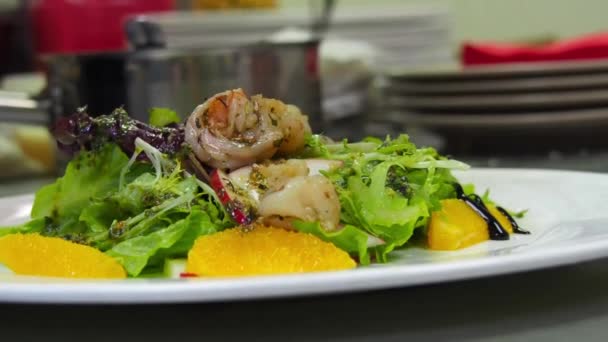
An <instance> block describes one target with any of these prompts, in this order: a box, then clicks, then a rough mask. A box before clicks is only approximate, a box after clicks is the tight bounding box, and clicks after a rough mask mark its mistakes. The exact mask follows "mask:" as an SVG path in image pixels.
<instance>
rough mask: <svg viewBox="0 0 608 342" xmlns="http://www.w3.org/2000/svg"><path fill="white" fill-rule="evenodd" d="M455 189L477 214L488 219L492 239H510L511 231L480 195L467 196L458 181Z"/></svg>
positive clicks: (457, 194) (458, 195)
mask: <svg viewBox="0 0 608 342" xmlns="http://www.w3.org/2000/svg"><path fill="white" fill-rule="evenodd" d="M454 190H455V191H456V197H457V198H458V199H460V200H462V201H464V202H465V203H466V204H467V205H468V206H469V207H471V209H473V210H474V211H475V212H476V213H477V215H479V216H480V217H481V218H482V219H483V220H484V221H486V224H487V225H488V233H489V235H490V240H509V232H507V230H506V229H505V228H504V227H503V226H502V225H501V224H500V222H498V220H497V219H495V218H494V216H492V214H491V213H490V211H489V210H488V208H487V207H486V205H485V204H484V203H483V201H482V200H481V198H480V197H479V196H478V195H476V194H471V195H468V196H467V195H466V194H465V193H464V190H462V186H461V185H460V184H458V183H454Z"/></svg>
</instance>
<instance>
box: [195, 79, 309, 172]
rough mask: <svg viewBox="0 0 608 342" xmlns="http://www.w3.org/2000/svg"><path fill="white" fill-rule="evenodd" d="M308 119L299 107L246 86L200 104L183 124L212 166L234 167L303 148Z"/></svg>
mask: <svg viewBox="0 0 608 342" xmlns="http://www.w3.org/2000/svg"><path fill="white" fill-rule="evenodd" d="M306 132H310V126H309V124H308V118H307V117H306V116H304V115H302V113H301V112H300V111H299V109H297V107H295V106H290V105H285V104H284V103H283V102H281V101H279V100H275V99H266V98H263V97H262V96H261V95H256V96H253V97H251V99H249V98H248V97H247V95H246V94H245V92H244V91H243V90H242V89H233V90H228V91H225V92H222V93H219V94H216V95H215V96H213V97H212V98H210V99H209V100H207V101H205V102H204V103H203V104H201V105H199V106H197V107H196V108H195V109H194V111H193V112H192V114H191V115H190V117H189V118H188V121H187V122H186V128H185V140H186V142H187V143H188V144H189V145H190V146H191V148H192V151H193V152H194V154H195V155H196V157H197V158H198V159H199V160H200V161H202V162H203V163H206V164H208V165H210V166H212V167H216V168H223V169H236V168H238V167H241V166H244V165H248V164H252V163H255V162H260V161H263V160H266V159H269V158H272V157H273V156H274V155H275V154H276V153H277V152H279V153H281V154H286V153H293V152H296V151H298V150H299V149H301V148H303V147H304V136H305V134H306Z"/></svg>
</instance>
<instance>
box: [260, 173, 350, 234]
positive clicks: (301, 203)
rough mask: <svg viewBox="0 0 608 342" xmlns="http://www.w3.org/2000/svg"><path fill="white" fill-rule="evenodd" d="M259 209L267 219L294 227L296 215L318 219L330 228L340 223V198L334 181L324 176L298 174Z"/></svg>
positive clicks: (334, 228) (312, 220)
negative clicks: (292, 222) (293, 222)
mask: <svg viewBox="0 0 608 342" xmlns="http://www.w3.org/2000/svg"><path fill="white" fill-rule="evenodd" d="M258 213H259V214H260V216H261V217H262V218H263V221H264V223H266V224H272V225H275V226H279V227H284V228H291V221H292V220H293V219H300V220H302V221H310V222H319V223H320V224H321V226H322V227H323V228H325V229H326V230H329V231H333V230H336V229H337V228H338V225H339V223H340V201H339V199H338V194H337V193H336V190H335V188H334V186H333V184H332V183H331V182H330V181H329V180H328V179H327V178H325V177H323V176H320V175H317V176H297V177H293V178H291V179H290V180H289V181H288V182H287V183H286V184H285V186H284V187H283V188H282V189H281V190H279V191H276V192H272V193H269V194H267V195H266V196H264V197H263V198H262V200H261V201H260V206H259V208H258Z"/></svg>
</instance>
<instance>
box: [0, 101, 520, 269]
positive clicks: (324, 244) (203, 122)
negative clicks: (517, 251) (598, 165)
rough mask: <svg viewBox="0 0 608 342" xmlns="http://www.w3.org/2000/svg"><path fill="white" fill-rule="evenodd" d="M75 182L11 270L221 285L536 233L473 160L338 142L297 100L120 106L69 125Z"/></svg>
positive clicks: (2, 255) (13, 236) (14, 257)
mask: <svg viewBox="0 0 608 342" xmlns="http://www.w3.org/2000/svg"><path fill="white" fill-rule="evenodd" d="M53 134H54V137H55V138H56V140H57V144H58V147H59V148H60V149H61V150H62V151H64V152H66V153H69V154H71V155H72V159H71V160H70V161H69V163H68V165H67V167H66V169H65V173H64V174H63V176H62V177H60V178H58V179H57V180H56V181H55V182H54V183H52V184H49V185H47V186H44V187H43V188H41V189H39V190H38V191H37V192H36V194H35V199H34V202H33V205H32V209H31V215H30V216H31V217H30V220H29V221H28V222H25V223H23V224H21V225H17V226H12V227H3V229H0V264H4V265H5V266H6V268H8V269H9V270H10V271H12V272H14V273H16V274H23V275H34V276H54V277H78V278H125V277H156V276H161V277H200V278H206V277H216V276H243V275H266V274H283V273H295V272H318V271H330V270H346V269H351V268H355V267H365V266H366V265H369V264H372V263H386V262H390V257H391V252H392V251H393V250H395V249H399V248H408V247H409V246H418V247H419V246H423V247H424V248H429V249H432V250H437V251H438V252H439V251H441V250H456V249H461V248H466V247H468V246H471V245H473V244H477V243H481V242H483V241H485V240H489V239H492V240H508V239H509V237H510V235H511V234H515V233H521V234H528V232H527V231H525V230H523V229H522V228H521V227H519V226H518V225H517V222H516V220H515V218H518V217H520V216H521V215H523V213H514V212H511V211H509V210H507V209H504V208H502V207H501V206H500V205H498V204H497V203H494V202H493V201H492V200H491V199H490V198H489V196H488V192H487V191H486V193H485V194H483V195H482V196H479V195H477V194H476V193H475V191H476V190H475V188H474V187H473V186H472V185H470V184H460V183H459V181H458V180H457V179H456V178H455V177H454V176H453V175H452V171H453V170H466V169H468V168H469V166H468V165H466V164H465V163H462V162H460V161H457V160H454V159H451V158H448V157H446V156H442V155H440V154H439V153H438V152H437V151H436V150H435V149H433V148H419V147H417V146H416V145H415V144H414V143H413V142H411V141H410V140H409V137H408V136H407V135H400V136H397V137H384V138H375V137H369V138H366V139H363V140H362V141H357V142H349V141H347V140H344V141H333V140H332V139H330V138H328V137H326V136H324V135H323V134H319V133H318V132H312V131H311V129H310V126H309V123H308V118H307V116H306V115H305V114H303V113H301V112H300V110H299V109H298V108H297V107H296V106H293V105H290V104H285V103H283V102H282V101H280V100H277V99H271V98H264V97H263V96H262V95H255V96H248V95H247V94H246V93H245V92H244V91H243V90H242V89H232V90H228V91H225V92H222V93H219V94H216V95H214V96H212V97H211V98H209V99H208V100H206V101H205V102H204V103H203V104H201V105H199V106H198V107H196V108H195V109H194V111H193V112H192V114H191V115H190V116H189V117H188V118H185V120H182V119H181V118H180V117H179V116H178V115H177V114H176V113H175V112H173V111H171V110H169V109H165V108H153V109H152V110H151V111H150V119H149V122H147V123H145V122H141V121H137V120H135V119H133V118H131V117H130V116H129V115H128V113H127V112H126V111H125V110H124V109H122V108H118V109H116V110H115V111H114V112H112V113H110V114H107V115H101V116H97V117H92V116H89V115H88V114H87V112H86V109H84V108H83V109H81V110H79V111H78V112H77V113H75V114H73V115H71V116H66V117H63V118H61V119H59V120H58V121H57V122H56V124H55V126H54V128H53Z"/></svg>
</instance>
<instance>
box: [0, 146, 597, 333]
mask: <svg viewBox="0 0 608 342" xmlns="http://www.w3.org/2000/svg"><path fill="white" fill-rule="evenodd" d="M585 158H587V159H585V161H582V160H581V159H580V158H579V159H576V160H578V161H576V160H575V161H572V159H571V160H570V163H564V159H563V158H562V159H560V158H558V161H557V163H553V162H550V161H545V162H544V164H543V165H544V167H548V168H557V167H558V166H560V165H561V166H562V167H564V166H565V168H569V169H577V170H589V171H596V172H607V171H608V167H605V166H608V163H606V160H604V161H602V160H603V159H602V158H596V157H585ZM607 159H608V158H607ZM501 163H502V164H501ZM474 164H476V165H484V164H487V165H495V164H496V161H475V162H474ZM505 164H508V163H507V162H499V166H504V165H505ZM487 165H486V166H487ZM527 165H530V164H527ZM527 165H522V164H519V165H515V164H512V165H508V166H515V167H521V166H527ZM532 166H534V165H532ZM49 181H50V179H48V178H46V179H37V180H25V181H5V182H3V184H1V185H0V196H7V195H10V194H18V193H28V192H32V191H34V190H35V189H36V188H37V187H39V186H40V185H41V184H45V183H47V182H49ZM0 336H2V341H20V340H23V341H42V340H44V341H68V340H78V341H110V340H112V341H116V340H129V341H181V340H187V339H188V340H197V341H214V340H221V341H225V340H264V341H315V340H319V341H406V340H409V341H420V340H429V341H443V340H446V341H460V340H466V341H573V340H576V339H579V340H581V341H607V340H608V259H600V260H596V261H592V262H585V263H580V264H576V265H571V266H564V267H557V268H552V269H544V270H539V271H533V272H526V273H518V274H512V275H505V276H495V277H488V278H480V279H474V280H467V281H458V282H448V283H442V284H436V285H429V286H416V287H406V288H397V289H391V290H381V291H372V292H359V293H351V294H342V295H329V296H313V297H299V298H287V299H285V298H284V299H273V300H263V301H243V302H232V303H211V304H188V305H142V306H63V305H18V304H0Z"/></svg>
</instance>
